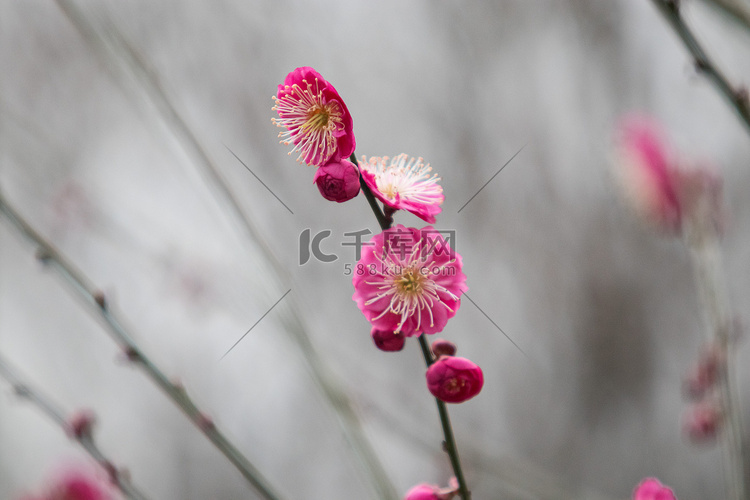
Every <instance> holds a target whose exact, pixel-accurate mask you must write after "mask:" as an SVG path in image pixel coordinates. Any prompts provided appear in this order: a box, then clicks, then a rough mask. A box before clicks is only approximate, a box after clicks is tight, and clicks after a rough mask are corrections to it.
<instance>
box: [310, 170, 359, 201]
mask: <svg viewBox="0 0 750 500" xmlns="http://www.w3.org/2000/svg"><path fill="white" fill-rule="evenodd" d="M313 182H315V183H316V184H317V185H318V190H319V191H320V194H322V195H323V198H325V199H326V200H330V201H335V202H338V203H343V202H345V201H348V200H351V199H352V198H354V197H355V196H357V195H358V194H359V170H358V169H357V167H356V166H354V164H353V163H352V162H350V161H349V160H339V161H332V162H330V163H326V164H325V165H323V166H322V167H319V168H318V170H317V171H316V172H315V177H314V178H313Z"/></svg>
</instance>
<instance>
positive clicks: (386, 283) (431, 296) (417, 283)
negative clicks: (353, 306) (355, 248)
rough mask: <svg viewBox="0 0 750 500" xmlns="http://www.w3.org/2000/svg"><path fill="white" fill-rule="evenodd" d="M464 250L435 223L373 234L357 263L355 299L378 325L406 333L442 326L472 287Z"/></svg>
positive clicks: (409, 335) (375, 324) (354, 278)
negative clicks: (456, 248) (457, 248)
mask: <svg viewBox="0 0 750 500" xmlns="http://www.w3.org/2000/svg"><path fill="white" fill-rule="evenodd" d="M461 265H462V264H461V256H460V255H458V254H457V253H456V252H455V251H454V250H452V249H451V248H450V247H449V246H448V243H447V242H446V241H445V239H444V238H443V237H442V236H441V235H440V233H439V232H438V231H436V230H435V229H434V228H433V227H432V226H427V227H424V228H422V229H415V228H406V227H404V226H402V225H400V224H399V225H397V226H396V227H394V228H391V229H388V230H386V231H383V232H382V233H380V234H377V235H375V236H373V238H372V239H371V240H370V242H369V243H368V244H367V245H365V247H364V249H363V250H362V258H361V259H360V260H359V263H358V264H357V265H356V266H355V269H354V273H353V274H354V277H353V280H352V282H353V284H354V295H353V297H352V298H353V299H354V300H355V301H356V302H357V306H358V307H359V309H360V310H361V311H362V313H363V314H364V315H365V318H367V320H368V321H369V322H370V323H371V324H372V326H373V328H376V329H378V330H384V331H390V332H401V333H403V334H404V335H406V336H407V337H411V336H414V335H419V334H420V333H427V334H433V333H437V332H440V331H442V330H443V328H444V327H445V325H446V323H447V322H448V319H450V318H452V317H453V316H454V315H455V314H456V311H457V310H458V308H459V307H460V305H461V299H460V296H461V294H462V293H463V292H465V291H466V290H468V287H467V286H466V275H464V273H463V272H461Z"/></svg>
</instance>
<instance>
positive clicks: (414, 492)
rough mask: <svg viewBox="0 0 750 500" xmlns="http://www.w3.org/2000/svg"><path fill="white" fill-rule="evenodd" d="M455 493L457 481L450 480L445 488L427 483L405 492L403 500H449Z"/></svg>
mask: <svg viewBox="0 0 750 500" xmlns="http://www.w3.org/2000/svg"><path fill="white" fill-rule="evenodd" d="M457 493H458V481H456V478H452V479H451V481H450V486H448V487H447V488H440V487H439V486H436V485H432V484H427V483H422V484H418V485H416V486H415V487H413V488H412V489H410V490H409V491H408V492H406V496H405V497H404V500H451V499H452V498H453V497H454V496H455V495H456V494H457Z"/></svg>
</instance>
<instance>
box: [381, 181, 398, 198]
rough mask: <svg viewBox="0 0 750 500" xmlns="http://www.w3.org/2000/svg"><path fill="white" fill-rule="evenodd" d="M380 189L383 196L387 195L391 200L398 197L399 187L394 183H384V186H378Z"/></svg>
mask: <svg viewBox="0 0 750 500" xmlns="http://www.w3.org/2000/svg"><path fill="white" fill-rule="evenodd" d="M378 189H380V192H381V193H383V196H385V197H387V198H388V199H389V200H392V199H394V198H396V195H397V194H398V188H397V187H396V186H395V185H394V184H393V183H389V184H384V185H383V186H382V187H381V186H378Z"/></svg>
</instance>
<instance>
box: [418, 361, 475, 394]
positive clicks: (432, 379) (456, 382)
mask: <svg viewBox="0 0 750 500" xmlns="http://www.w3.org/2000/svg"><path fill="white" fill-rule="evenodd" d="M483 385H484V374H483V373H482V369H481V368H479V366H477V365H476V364H474V363H473V362H471V361H469V360H468V359H466V358H459V357H456V356H440V357H439V358H438V359H437V361H435V362H434V363H433V364H432V365H430V367H429V368H428V369H427V388H428V389H429V390H430V392H431V393H432V395H433V396H435V397H436V398H438V399H439V400H441V401H445V402H446V403H463V402H464V401H467V400H469V399H471V398H473V397H474V396H476V395H477V394H479V392H480V391H481V390H482V386H483Z"/></svg>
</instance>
